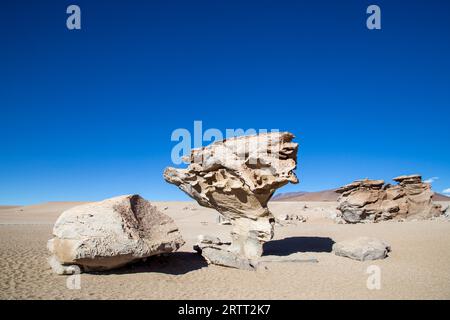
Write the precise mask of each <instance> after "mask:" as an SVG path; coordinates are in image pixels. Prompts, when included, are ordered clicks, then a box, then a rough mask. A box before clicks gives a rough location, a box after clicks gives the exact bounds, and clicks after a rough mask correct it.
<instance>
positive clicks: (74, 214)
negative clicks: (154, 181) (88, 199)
mask: <svg viewBox="0 0 450 320" xmlns="http://www.w3.org/2000/svg"><path fill="white" fill-rule="evenodd" d="M53 235H54V238H53V239H51V240H49V242H48V249H49V250H50V252H51V253H52V257H51V258H50V259H49V263H50V265H51V267H52V269H53V270H54V272H55V273H58V274H71V273H73V272H74V268H73V267H72V265H75V266H79V267H81V268H82V269H83V270H85V271H92V270H108V269H113V268H118V267H121V266H124V265H126V264H128V263H131V262H133V261H136V260H139V259H143V258H146V257H149V256H153V255H157V254H161V253H166V252H172V251H175V250H177V249H178V248H179V247H181V246H182V245H183V244H184V241H183V239H182V237H181V234H180V232H179V231H178V228H177V226H176V225H175V223H174V222H173V220H172V219H171V218H170V217H168V216H167V215H165V214H162V213H161V212H159V211H158V210H157V209H156V207H154V206H152V205H151V204H150V202H148V201H147V200H145V199H143V198H142V197H140V196H139V195H125V196H119V197H115V198H111V199H107V200H104V201H101V202H95V203H89V204H85V205H81V206H77V207H74V208H71V209H69V210H67V211H65V212H63V213H62V214H61V216H60V217H59V218H58V220H57V221H56V223H55V226H54V228H53Z"/></svg>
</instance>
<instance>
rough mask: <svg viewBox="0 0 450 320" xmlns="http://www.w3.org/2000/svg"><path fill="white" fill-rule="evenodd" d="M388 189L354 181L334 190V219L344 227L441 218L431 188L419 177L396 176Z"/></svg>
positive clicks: (373, 182)
mask: <svg viewBox="0 0 450 320" xmlns="http://www.w3.org/2000/svg"><path fill="white" fill-rule="evenodd" d="M393 180H394V181H396V182H398V184H397V185H395V186H392V185H390V184H385V183H384V181H383V180H369V179H364V180H357V181H354V182H352V183H350V184H348V185H345V186H343V187H341V188H339V189H337V190H336V192H338V193H340V194H341V196H340V197H339V199H338V202H339V205H338V208H337V209H338V210H339V215H338V218H339V219H342V220H344V221H345V222H348V223H357V222H379V221H383V220H391V219H394V220H400V219H401V220H412V219H429V218H432V217H437V216H439V215H441V214H442V210H441V206H440V205H438V204H435V203H433V200H432V196H433V192H432V191H431V186H430V185H429V184H428V183H423V182H422V178H421V176H420V175H410V176H400V177H396V178H394V179H393Z"/></svg>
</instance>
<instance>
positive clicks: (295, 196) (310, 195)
mask: <svg viewBox="0 0 450 320" xmlns="http://www.w3.org/2000/svg"><path fill="white" fill-rule="evenodd" d="M338 197H339V194H338V193H336V192H335V189H331V190H324V191H317V192H307V191H298V192H287V193H280V194H277V195H276V196H274V197H273V198H272V200H273V201H337V199H338Z"/></svg>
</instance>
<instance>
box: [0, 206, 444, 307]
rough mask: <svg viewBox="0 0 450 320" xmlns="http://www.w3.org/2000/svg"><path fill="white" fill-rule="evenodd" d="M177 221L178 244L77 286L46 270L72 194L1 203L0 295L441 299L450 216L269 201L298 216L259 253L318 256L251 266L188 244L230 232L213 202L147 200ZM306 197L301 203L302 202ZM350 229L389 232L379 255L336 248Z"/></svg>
mask: <svg viewBox="0 0 450 320" xmlns="http://www.w3.org/2000/svg"><path fill="white" fill-rule="evenodd" d="M153 203H154V204H155V205H157V207H158V208H159V209H160V210H161V211H162V212H164V213H166V214H168V215H169V216H171V217H172V218H173V219H174V220H175V223H176V224H177V225H178V226H179V228H180V230H181V232H182V234H183V237H184V239H185V240H186V244H185V245H184V246H183V247H182V248H181V249H180V250H179V251H178V252H175V253H171V254H168V255H167V256H161V257H151V258H149V259H148V260H147V261H146V262H139V263H138V264H135V265H132V266H128V267H125V268H122V269H118V270H114V271H109V272H103V273H90V274H87V273H84V274H82V275H81V289H79V290H77V289H72V290H71V289H68V288H67V287H66V279H67V276H58V275H55V274H53V273H52V272H51V270H50V267H49V266H48V264H47V262H46V259H47V257H48V256H49V253H48V251H47V249H46V243H47V240H48V239H50V238H51V233H52V227H53V224H54V222H55V221H56V219H57V217H58V216H59V215H60V214H61V212H62V211H64V210H66V209H68V208H70V207H73V206H75V205H78V204H80V203H77V202H50V203H45V204H41V205H34V206H26V207H0V231H1V232H0V246H1V250H0V254H1V259H0V270H1V275H0V277H1V281H0V286H1V287H0V298H1V299H450V267H449V266H450V250H449V249H450V223H449V222H446V221H416V222H382V223H377V224H356V225H347V224H335V223H334V222H333V220H332V219H331V217H330V216H331V215H332V214H333V212H334V208H335V207H336V203H335V202H329V201H328V202H281V201H280V202H270V203H269V208H270V209H271V210H272V211H273V213H274V215H275V216H282V215H284V214H287V213H289V214H292V213H295V214H300V215H303V216H305V217H307V222H304V223H292V224H285V225H283V226H276V228H275V238H274V240H272V241H271V242H269V243H267V244H266V245H265V247H264V251H265V255H271V256H282V257H284V258H286V257H287V258H289V257H288V256H292V257H293V258H305V259H310V258H311V259H317V260H318V262H317V263H312V262H272V263H266V264H264V267H262V268H260V269H258V271H244V270H238V269H231V268H225V267H220V266H216V265H209V266H208V265H207V264H206V263H205V261H204V260H203V258H202V257H201V256H200V255H198V254H196V253H195V252H194V251H193V249H192V246H193V244H194V243H195V241H196V237H197V235H199V234H210V235H217V236H219V237H221V238H223V239H227V237H229V231H230V228H231V227H230V226H224V225H219V224H218V223H217V222H216V217H217V215H216V212H215V211H214V210H212V209H206V208H202V207H200V206H199V205H198V204H196V203H194V202H153ZM305 205H306V206H307V208H306V209H305ZM358 236H373V237H376V238H380V239H383V240H386V241H387V242H389V243H390V244H391V246H392V252H391V253H390V255H389V257H388V258H386V259H384V260H377V261H367V262H359V261H355V260H351V259H348V258H343V257H338V256H335V255H334V254H333V253H332V252H331V246H332V244H333V242H335V241H341V240H345V239H348V238H352V237H358ZM371 265H376V266H379V267H380V270H381V289H380V290H369V289H368V288H367V286H366V281H367V278H368V276H369V275H368V274H366V270H367V267H368V266H371Z"/></svg>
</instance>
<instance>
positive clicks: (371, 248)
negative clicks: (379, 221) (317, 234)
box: [333, 237, 391, 261]
mask: <svg viewBox="0 0 450 320" xmlns="http://www.w3.org/2000/svg"><path fill="white" fill-rule="evenodd" d="M390 251H391V246H390V245H389V244H388V243H386V242H385V241H382V240H378V239H375V238H369V237H360V238H357V239H352V240H345V241H341V242H336V243H335V244H334V245H333V252H334V253H335V254H336V255H337V256H342V257H347V258H350V259H354V260H359V261H367V260H377V259H384V258H386V257H387V254H388V252H390Z"/></svg>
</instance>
